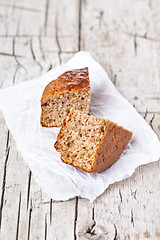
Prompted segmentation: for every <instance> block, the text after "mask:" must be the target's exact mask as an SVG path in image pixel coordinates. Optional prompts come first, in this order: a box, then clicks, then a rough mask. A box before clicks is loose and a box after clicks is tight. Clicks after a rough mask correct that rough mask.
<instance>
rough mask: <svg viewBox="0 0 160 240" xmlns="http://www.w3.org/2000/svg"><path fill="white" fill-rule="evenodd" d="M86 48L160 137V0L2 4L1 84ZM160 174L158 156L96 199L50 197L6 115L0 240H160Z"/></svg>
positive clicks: (0, 126) (0, 129)
mask: <svg viewBox="0 0 160 240" xmlns="http://www.w3.org/2000/svg"><path fill="white" fill-rule="evenodd" d="M78 50H87V51H89V52H90V53H91V54H92V56H93V57H94V58H95V59H96V60H98V61H99V62H100V63H101V64H102V66H103V67H104V68H105V69H106V71H107V72H108V74H109V76H110V78H111V80H112V81H113V82H114V84H115V85H116V87H117V88H118V90H119V91H120V92H121V93H122V94H123V95H124V96H125V97H126V98H127V99H128V100H129V101H130V103H131V104H132V105H133V106H135V108H136V109H137V111H138V112H139V113H140V114H142V116H143V117H144V118H145V120H146V121H147V122H148V123H149V124H150V126H151V127H152V128H153V130H154V131H155V132H156V133H157V135H158V136H159V137H160V0H153V1H152V0H148V1H147V0H129V1H125V0H121V1H119V0H113V1H111V0H94V1H92V0H90V1H89V0H67V1H63V0H41V1H39V0H32V1H31V0H26V1H23V0H17V1H15V0H0V86H1V88H5V87H8V86H11V85H13V84H17V83H19V82H22V81H26V80H28V79H32V78H34V77H37V76H39V75H40V74H42V73H44V72H47V71H48V70H50V69H51V68H52V67H55V66H58V65H59V64H61V63H64V62H66V61H67V60H68V59H70V58H71V57H72V56H73V55H74V53H75V52H77V51H78ZM4 104H5V103H4ZM135 124H136V123H135ZM151 144H152V143H151ZM159 171H160V161H158V162H155V163H152V164H148V165H145V166H141V167H139V168H138V169H137V170H136V171H135V173H134V174H133V176H132V177H130V178H128V179H127V180H124V181H121V182H119V183H115V184H113V185H111V186H110V187H109V188H108V189H107V190H106V191H105V192H104V193H103V194H102V195H101V196H100V197H99V198H97V200H96V201H95V202H94V203H90V202H89V201H88V200H86V199H81V198H78V197H77V198H74V199H71V200H69V201H66V202H55V201H52V199H49V198H48V197H47V196H46V194H45V193H44V192H42V191H41V189H40V188H39V186H38V185H37V184H36V183H35V182H34V178H33V176H32V173H31V172H30V170H29V168H28V167H27V166H26V164H25V162H24V161H23V159H22V157H21V155H20V154H19V152H18V151H17V149H16V145H15V142H14V140H13V138H12V136H11V134H10V132H9V131H8V128H7V126H6V123H5V120H4V118H3V115H2V114H1V113H0V186H1V191H0V239H1V240H13V239H16V240H18V239H19V240H36V239H47V240H72V239H73V240H80V239H82V240H85V239H93V240H104V239H105V240H106V239H109V240H110V239H111V240H112V239H114V240H116V239H121V240H125V239H126V240H127V239H131V240H132V239H133V240H134V239H160V174H159Z"/></svg>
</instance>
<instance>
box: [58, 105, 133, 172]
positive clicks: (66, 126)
mask: <svg viewBox="0 0 160 240" xmlns="http://www.w3.org/2000/svg"><path fill="white" fill-rule="evenodd" d="M131 137H132V132H130V131H128V130H126V129H124V128H123V127H120V126H118V125H117V124H116V123H113V122H111V121H109V120H105V119H102V118H96V117H94V116H89V115H87V114H83V113H81V112H80V111H77V110H73V109H69V110H68V112H67V115H66V118H65V119H64V121H63V125H62V127H61V129H60V132H59V134H58V137H57V141H56V143H55V148H56V150H57V151H58V152H60V153H61V160H62V161H63V162H64V163H66V164H70V165H73V166H75V167H77V168H80V169H82V170H84V171H86V172H94V173H98V172H101V171H104V170H105V169H107V168H108V167H110V166H111V165H112V164H113V163H114V162H115V161H116V160H117V159H118V158H119V157H120V155H121V154H122V153H123V151H124V149H125V147H126V146H127V144H128V142H129V141H130V139H131Z"/></svg>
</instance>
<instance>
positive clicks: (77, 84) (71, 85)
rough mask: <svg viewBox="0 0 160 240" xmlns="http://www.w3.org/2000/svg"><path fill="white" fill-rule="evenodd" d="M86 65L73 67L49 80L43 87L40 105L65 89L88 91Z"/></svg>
mask: <svg viewBox="0 0 160 240" xmlns="http://www.w3.org/2000/svg"><path fill="white" fill-rule="evenodd" d="M89 90H90V85H89V73H88V67H85V68H82V69H74V70H71V71H67V72H65V73H63V74H62V75H60V76H59V77H58V78H57V79H56V80H53V81H51V82H50V83H49V84H48V85H47V86H46V87H45V89H44V92H43V95H42V99H41V105H44V104H45V103H46V102H47V101H48V100H49V98H50V97H51V96H57V95H59V94H61V93H62V92H65V91H89Z"/></svg>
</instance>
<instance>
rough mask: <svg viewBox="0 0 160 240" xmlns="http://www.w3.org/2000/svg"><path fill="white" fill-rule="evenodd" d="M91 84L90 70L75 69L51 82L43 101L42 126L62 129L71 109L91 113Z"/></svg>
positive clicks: (45, 91)
mask: <svg viewBox="0 0 160 240" xmlns="http://www.w3.org/2000/svg"><path fill="white" fill-rule="evenodd" d="M89 106H90V83H89V73H88V68H87V67H86V68H82V69H74V70H72V71H67V72H65V73H63V74H62V75H60V76H59V77H58V78H57V79H56V80H53V81H51V82H50V83H49V84H48V85H47V86H46V87H45V89H44V92H43V95H42V99H41V108H42V113H41V125H42V126H43V127H60V126H61V125H62V123H63V120H64V118H65V116H66V112H67V110H68V109H69V108H74V109H77V110H80V111H81V112H83V113H86V114H88V113H89Z"/></svg>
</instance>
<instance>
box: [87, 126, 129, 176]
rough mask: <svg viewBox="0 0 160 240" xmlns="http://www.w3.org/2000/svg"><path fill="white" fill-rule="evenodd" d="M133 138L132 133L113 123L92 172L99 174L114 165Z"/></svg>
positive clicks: (104, 138) (105, 136) (100, 148)
mask: <svg viewBox="0 0 160 240" xmlns="http://www.w3.org/2000/svg"><path fill="white" fill-rule="evenodd" d="M131 137H132V132H130V131H128V130H126V129H124V128H123V127H121V126H118V125H117V124H114V123H112V122H111V128H110V129H108V130H107V132H106V134H105V135H104V137H103V139H102V141H101V144H100V146H99V148H98V149H97V153H96V157H95V160H94V162H93V168H92V169H91V171H90V172H93V173H98V172H102V171H104V170H106V169H107V168H109V167H110V166H111V165H112V164H114V163H115V162H116V161H117V159H118V158H119V157H120V155H121V154H122V153H123V151H124V149H125V148H126V146H127V144H128V143H129V141H130V139H131Z"/></svg>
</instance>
